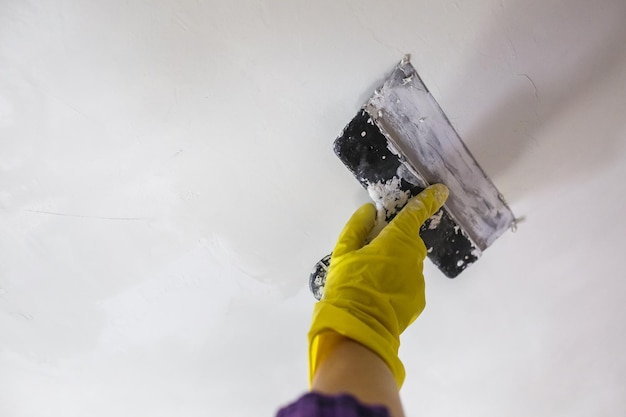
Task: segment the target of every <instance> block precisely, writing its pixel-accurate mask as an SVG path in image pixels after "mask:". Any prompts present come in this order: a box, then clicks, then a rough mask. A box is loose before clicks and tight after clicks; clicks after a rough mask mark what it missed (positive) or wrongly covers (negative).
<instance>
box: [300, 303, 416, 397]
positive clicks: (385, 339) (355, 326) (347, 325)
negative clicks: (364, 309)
mask: <svg viewBox="0 0 626 417" xmlns="http://www.w3.org/2000/svg"><path fill="white" fill-rule="evenodd" d="M372 321H373V323H364V322H363V321H361V320H359V319H357V318H356V317H354V316H353V315H352V314H350V312H348V311H346V310H343V309H341V308H338V307H336V306H334V305H332V304H328V303H325V302H324V301H319V302H318V303H316V304H315V307H314V309H313V324H312V325H311V329H310V330H309V336H308V337H309V385H311V383H312V382H313V377H314V375H315V371H316V369H317V367H318V365H319V360H320V359H321V358H323V357H324V356H326V355H327V354H328V353H329V352H324V351H322V350H321V349H320V345H319V336H320V333H322V332H324V331H334V332H336V333H339V334H340V335H342V336H345V337H347V338H350V339H352V340H354V341H356V342H358V343H360V344H361V345H363V346H365V347H367V348H368V349H370V350H371V351H372V352H374V353H376V354H377V355H378V356H380V358H381V359H382V360H383V361H385V363H386V364H387V366H388V367H389V369H390V370H391V373H392V374H393V376H394V378H395V380H396V383H397V384H398V389H400V387H402V384H403V382H404V378H405V371H404V365H403V364H402V362H401V361H400V358H399V357H398V349H399V347H400V340H399V338H398V337H396V336H394V335H393V334H391V333H389V331H388V330H386V329H385V328H384V326H382V325H381V324H380V323H378V322H377V321H376V320H375V319H373V318H372ZM373 327H375V328H376V329H374V328H373Z"/></svg>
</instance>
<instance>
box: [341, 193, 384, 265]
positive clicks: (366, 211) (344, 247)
mask: <svg viewBox="0 0 626 417" xmlns="http://www.w3.org/2000/svg"><path fill="white" fill-rule="evenodd" d="M375 221H376V207H374V205H373V204H371V203H368V204H364V205H362V206H361V207H360V208H359V209H357V211H355V212H354V214H353V215H352V217H350V220H348V223H346V225H345V226H344V228H343V230H342V231H341V234H340V235H339V238H338V239H337V244H336V245H335V249H334V250H333V256H341V255H345V254H346V253H349V252H352V251H355V250H357V249H361V248H362V247H363V245H364V244H365V239H366V238H367V235H368V234H369V232H370V230H372V227H374V223H375Z"/></svg>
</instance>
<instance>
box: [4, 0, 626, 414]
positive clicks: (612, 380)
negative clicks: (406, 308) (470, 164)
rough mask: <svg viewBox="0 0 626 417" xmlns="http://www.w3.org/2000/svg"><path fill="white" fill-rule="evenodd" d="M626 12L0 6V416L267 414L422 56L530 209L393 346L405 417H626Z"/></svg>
mask: <svg viewBox="0 0 626 417" xmlns="http://www.w3.org/2000/svg"><path fill="white" fill-rule="evenodd" d="M625 22H626V3H625V2H624V1H623V0H614V1H610V0H605V1H595V2H588V1H583V0H570V1H551V0H549V1H539V0H532V1H521V0H518V1H496V0H494V1H489V0H483V1H447V0H446V1H441V0H436V1H435V0H432V1H395V2H380V1H379V2H374V1H351V0H348V1H316V2H309V1H291V2H279V1H238V2H217V1H205V2H202V1H191V0H188V1H173V0H168V1H165V0H157V1H150V2H147V1H135V0H130V1H120V0H108V1H100V2H93V1H91V2H90V1H80V0H63V1H38V2H34V1H25V0H4V1H2V2H0V415H1V416H3V417H4V416H6V417H44V416H63V417H70V416H84V415H89V416H94V417H95V416H112V415H114V416H118V417H122V416H152V417H157V416H171V415H185V416H218V415H219V416H251V415H272V413H273V412H274V411H275V410H276V409H277V408H278V407H279V406H280V405H282V404H284V403H286V402H288V401H290V400H291V399H293V398H295V396H297V395H298V394H300V393H302V392H304V390H305V389H306V339H305V335H306V331H307V328H308V322H309V316H310V312H311V309H312V304H313V298H312V296H311V295H310V294H309V293H308V289H307V288H306V286H307V276H308V274H309V271H310V269H311V267H312V265H313V264H314V263H315V261H317V259H319V258H320V257H321V256H322V255H324V254H326V253H328V251H329V250H330V249H331V248H332V246H333V244H334V239H335V237H336V235H337V233H338V232H339V230H340V229H341V227H342V226H343V223H344V222H345V220H346V219H347V217H348V216H349V215H350V214H351V212H352V211H353V210H354V209H355V208H356V207H357V206H358V204H360V203H362V202H364V201H366V200H367V196H366V194H365V193H364V192H363V191H362V190H361V189H360V187H359V186H358V184H357V183H356V181H355V180H354V179H353V178H352V177H351V175H350V174H349V173H348V171H347V170H346V169H345V168H344V167H343V166H342V165H341V163H340V162H339V161H338V160H337V159H336V158H335V157H334V155H333V153H332V151H331V143H332V141H333V139H334V138H335V136H336V135H337V134H338V133H339V132H340V130H341V129H342V127H343V126H344V125H345V124H346V123H347V122H348V121H349V120H350V119H351V118H352V116H353V115H354V114H355V112H356V111H357V109H358V107H359V106H360V105H361V103H362V102H363V100H365V98H367V97H368V96H369V95H370V94H371V91H372V89H373V87H375V86H376V85H377V84H378V83H379V82H380V80H381V79H382V78H383V77H384V75H385V74H386V73H387V72H388V71H389V70H391V68H392V67H393V65H395V63H396V61H398V60H399V59H400V58H401V57H402V55H403V54H404V53H406V52H409V53H411V54H412V56H413V62H414V65H415V66H416V67H417V68H418V70H419V71H420V74H421V75H422V77H423V78H424V80H425V82H426V84H427V85H428V86H429V87H430V88H431V91H432V93H433V94H434V95H435V97H436V98H437V99H438V100H439V102H440V104H441V105H442V107H443V108H444V109H445V111H446V112H447V114H448V116H449V117H450V119H451V120H452V122H453V123H454V124H455V126H456V128H457V129H458V131H459V132H460V134H461V136H462V137H463V138H464V140H465V142H466V143H467V145H468V147H469V148H470V149H471V151H472V152H473V153H474V155H475V157H476V158H477V160H478V161H479V163H480V164H481V165H482V166H483V168H484V169H485V171H486V172H487V173H488V174H489V175H490V176H491V177H492V179H493V180H494V182H495V184H496V185H497V186H498V187H499V188H500V190H501V191H502V193H503V194H504V195H505V196H506V197H507V198H508V200H509V203H510V205H511V207H512V208H513V210H514V212H515V213H516V214H517V215H518V216H520V217H523V218H524V219H525V221H524V222H523V223H521V224H520V227H519V231H518V232H517V233H516V234H511V233H507V234H506V235H505V236H504V237H502V238H501V239H500V240H499V241H497V242H496V244H495V245H494V246H493V247H491V248H490V249H489V250H488V251H487V252H486V253H485V255H484V257H483V259H481V260H480V261H479V262H478V263H477V264H475V265H474V266H472V267H471V269H469V270H467V271H466V272H464V273H463V275H462V276H461V277H460V278H459V279H456V280H447V279H446V278H444V277H443V276H442V275H441V274H440V273H439V272H438V271H437V270H436V269H435V268H434V267H432V265H430V264H427V265H426V269H425V274H426V278H427V285H428V300H429V305H428V307H427V309H426V311H425V312H424V313H423V315H422V317H421V318H420V319H419V320H418V321H417V322H416V324H415V325H414V326H413V327H412V328H410V329H409V331H408V332H407V333H405V336H404V338H403V347H402V351H401V355H402V358H403V359H404V361H405V364H406V366H407V370H408V374H409V376H408V378H407V382H406V384H405V387H404V389H403V397H404V400H405V404H406V408H407V411H408V413H409V415H413V416H422V415H424V416H426V415H427V416H456V415H463V416H483V417H485V416H501V415H507V416H529V415H532V416H536V417H543V416H545V417H555V416H590V415H593V416H618V415H624V414H625V413H626V360H625V359H624V354H623V352H624V346H626V325H625V323H626V308H625V307H624V301H623V300H624V297H625V296H626V284H625V282H626V281H625V273H624V268H623V266H622V265H623V254H622V253H623V251H624V249H625V245H624V243H623V242H624V241H623V239H624V236H625V235H626V222H625V221H624V220H623V218H622V216H623V212H624V209H625V208H626V188H625V187H624V185H623V181H624V179H625V178H626V119H625V117H624V114H626V24H625Z"/></svg>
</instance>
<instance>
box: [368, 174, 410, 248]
mask: <svg viewBox="0 0 626 417" xmlns="http://www.w3.org/2000/svg"><path fill="white" fill-rule="evenodd" d="M401 182H402V180H401V179H400V178H399V177H393V178H392V179H390V180H388V181H386V182H382V181H379V182H377V183H374V184H368V185H367V192H368V193H369V195H370V197H371V198H372V200H373V201H374V203H375V204H376V211H377V212H378V213H377V215H376V224H375V226H374V228H373V229H372V232H371V233H370V238H371V239H373V238H374V237H376V236H377V235H378V233H380V231H381V230H382V229H383V228H384V227H385V226H386V225H387V219H388V218H389V216H390V215H391V214H394V213H396V212H397V211H398V210H400V209H401V208H402V207H403V206H404V205H405V204H406V202H407V201H408V200H409V197H410V196H411V193H410V192H409V191H408V190H406V191H405V190H402V189H401V188H400V186H401Z"/></svg>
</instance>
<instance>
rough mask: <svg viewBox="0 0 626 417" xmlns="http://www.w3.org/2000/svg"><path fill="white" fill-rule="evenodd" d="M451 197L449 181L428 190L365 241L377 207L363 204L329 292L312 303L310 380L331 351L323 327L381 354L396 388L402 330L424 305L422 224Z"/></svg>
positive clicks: (342, 244)
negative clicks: (323, 340) (449, 195)
mask: <svg viewBox="0 0 626 417" xmlns="http://www.w3.org/2000/svg"><path fill="white" fill-rule="evenodd" d="M447 197H448V189H447V188H446V186H445V185H441V184H436V185H432V186H430V187H428V188H426V189H425V190H424V191H422V192H421V193H420V194H419V195H417V196H415V197H414V198H413V199H411V200H410V201H409V202H408V203H407V204H406V205H405V206H404V208H403V209H402V210H401V211H400V212H399V213H398V214H397V216H396V217H395V218H394V219H393V220H392V221H391V222H390V223H389V224H388V225H387V226H385V228H384V229H383V230H382V231H381V232H380V234H379V235H378V236H377V237H376V238H374V239H373V240H372V241H371V242H370V243H368V244H366V243H365V242H366V238H367V236H368V234H369V232H370V230H371V229H372V228H373V226H374V223H375V219H376V208H375V207H374V205H373V204H365V205H364V206H362V207H361V208H359V209H358V210H357V211H356V212H355V213H354V214H353V215H352V217H351V218H350V220H349V221H348V223H347V224H346V226H345V227H344V229H343V231H342V232H341V234H340V235H339V239H338V240H337V244H336V246H335V249H334V250H333V254H332V257H331V261H330V267H329V269H328V274H327V276H326V284H325V286H324V296H323V297H322V299H321V300H320V301H319V302H318V303H316V304H315V308H314V311H313V322H312V325H311V329H310V331H309V382H311V381H312V380H313V377H314V375H315V371H316V369H317V366H318V365H319V364H320V363H321V362H322V361H323V360H324V357H325V356H326V355H327V354H328V353H329V352H330V351H332V349H333V346H332V345H331V344H329V343H320V339H321V338H322V337H323V336H324V332H326V331H334V332H336V333H339V334H341V335H343V336H345V337H348V338H350V339H353V340H355V341H357V342H359V343H360V344H362V345H364V346H365V347H367V348H369V349H370V350H372V351H373V352H375V353H376V354H378V356H380V357H381V358H382V359H383V360H384V361H385V362H386V363H387V365H388V366H389V368H390V369H391V372H392V373H393V375H394V377H395V379H396V382H397V384H398V388H400V387H401V386H402V383H403V382H404V377H405V372H404V365H402V362H401V361H400V358H398V348H399V347H400V334H401V333H402V332H403V331H404V330H405V329H406V328H407V327H408V326H409V325H410V324H411V323H413V321H414V320H415V319H416V318H417V316H419V314H420V313H421V312H422V310H424V307H425V306H426V299H425V295H424V276H423V274H422V270H423V260H424V258H425V257H426V247H425V245H424V242H423V241H422V239H421V238H420V236H419V229H420V226H421V225H422V223H424V221H425V220H426V219H428V218H429V217H430V216H432V215H433V214H434V213H435V212H436V211H437V210H439V208H440V207H441V206H442V205H443V203H444V202H445V200H446V199H447Z"/></svg>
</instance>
